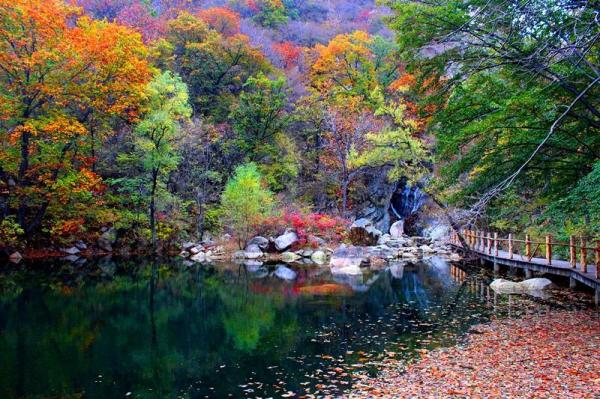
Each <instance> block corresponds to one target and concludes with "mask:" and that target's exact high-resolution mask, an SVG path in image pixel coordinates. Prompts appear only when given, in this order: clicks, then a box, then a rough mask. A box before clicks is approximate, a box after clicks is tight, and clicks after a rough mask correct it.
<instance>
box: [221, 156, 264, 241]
mask: <svg viewBox="0 0 600 399" xmlns="http://www.w3.org/2000/svg"><path fill="white" fill-rule="evenodd" d="M273 204H274V198H273V194H272V193H271V192H270V191H269V190H268V189H266V188H265V187H264V185H263V182H262V176H261V175H260V173H259V172H258V169H257V167H256V165H255V164H254V163H248V164H244V165H240V166H238V167H237V168H236V169H235V173H234V175H233V177H232V178H231V179H230V180H229V181H228V182H227V185H226V186H225V190H224V191H223V194H222V195H221V213H222V216H223V221H224V222H225V223H226V224H227V225H228V227H231V228H233V229H235V232H236V236H237V238H238V243H239V246H240V248H242V246H243V245H244V243H246V242H247V241H248V239H249V238H250V234H251V233H252V229H253V226H255V225H257V224H258V223H259V222H260V220H261V219H262V218H264V217H266V216H268V215H269V214H270V212H271V210H272V206H273Z"/></svg>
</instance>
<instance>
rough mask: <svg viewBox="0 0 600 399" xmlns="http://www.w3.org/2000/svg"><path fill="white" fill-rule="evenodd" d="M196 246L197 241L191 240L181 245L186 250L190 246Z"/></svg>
mask: <svg viewBox="0 0 600 399" xmlns="http://www.w3.org/2000/svg"><path fill="white" fill-rule="evenodd" d="M195 246H196V244H195V243H193V242H191V241H188V242H184V243H183V245H182V246H181V248H182V249H183V250H184V251H187V250H188V249H190V248H192V247H195Z"/></svg>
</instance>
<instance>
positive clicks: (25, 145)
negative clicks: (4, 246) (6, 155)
mask: <svg viewBox="0 0 600 399" xmlns="http://www.w3.org/2000/svg"><path fill="white" fill-rule="evenodd" d="M29 139H30V133H29V132H27V131H25V132H23V134H22V135H21V163H20V164H19V175H18V177H17V184H18V186H19V188H21V189H23V187H24V186H26V182H25V180H26V179H25V177H26V175H27V172H28V170H29ZM26 214H27V198H26V197H25V196H24V195H23V194H22V193H19V209H18V214H17V218H18V222H19V224H20V225H21V228H22V229H23V230H26V229H27V221H26V220H25V219H26Z"/></svg>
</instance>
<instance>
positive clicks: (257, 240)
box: [247, 236, 269, 250]
mask: <svg viewBox="0 0 600 399" xmlns="http://www.w3.org/2000/svg"><path fill="white" fill-rule="evenodd" d="M250 245H256V246H258V247H259V248H260V249H262V250H265V249H267V248H268V247H269V240H268V239H267V238H265V237H261V236H256V237H254V238H252V239H251V240H250V241H248V244H247V246H250Z"/></svg>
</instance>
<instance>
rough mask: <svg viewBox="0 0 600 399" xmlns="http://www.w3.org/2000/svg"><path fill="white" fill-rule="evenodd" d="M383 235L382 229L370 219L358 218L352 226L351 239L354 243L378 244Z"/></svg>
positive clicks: (363, 244) (364, 244) (362, 244)
mask: <svg viewBox="0 0 600 399" xmlns="http://www.w3.org/2000/svg"><path fill="white" fill-rule="evenodd" d="M379 237H381V231H379V230H377V229H376V228H375V225H374V224H373V222H372V221H371V220H370V219H367V218H362V219H357V220H355V221H354V223H352V226H350V236H349V238H350V241H352V244H354V245H361V246H371V245H376V244H377V241H378V240H379Z"/></svg>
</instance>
